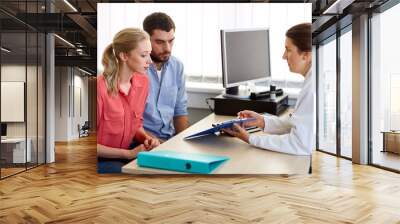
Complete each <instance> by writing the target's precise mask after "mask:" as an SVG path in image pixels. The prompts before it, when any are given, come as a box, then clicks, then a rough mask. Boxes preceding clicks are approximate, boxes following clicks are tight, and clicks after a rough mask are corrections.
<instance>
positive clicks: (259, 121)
mask: <svg viewBox="0 0 400 224" xmlns="http://www.w3.org/2000/svg"><path fill="white" fill-rule="evenodd" d="M238 116H239V118H252V117H254V118H256V120H254V121H249V122H246V123H244V126H245V127H251V126H257V127H259V128H261V129H262V130H264V127H265V122H264V117H263V116H262V115H260V114H258V113H256V112H254V111H251V110H243V111H240V112H239V113H238ZM242 129H243V128H242Z"/></svg>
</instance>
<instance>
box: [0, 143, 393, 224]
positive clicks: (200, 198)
mask: <svg viewBox="0 0 400 224" xmlns="http://www.w3.org/2000/svg"><path fill="white" fill-rule="evenodd" d="M56 149H57V150H56V163H55V164H51V165H46V166H41V167H38V168H35V169H32V170H29V171H27V172H24V173H21V174H18V175H16V176H13V177H9V178H7V179H5V180H2V181H0V223H43V222H47V223H88V222H90V223H250V222H252V223H374V224H375V223H400V175H399V174H396V173H391V172H388V171H384V170H380V169H378V168H374V167H369V166H359V165H352V164H351V162H350V161H348V160H343V159H337V158H335V157H333V156H330V155H326V154H323V153H315V154H314V156H313V171H314V172H313V174H312V175H297V176H291V177H284V176H244V175H242V176H210V177H204V176H186V177H180V176H130V175H99V174H97V173H96V162H95V161H96V142H95V138H93V137H90V138H84V139H82V140H81V141H76V142H70V143H69V144H57V148H56Z"/></svg>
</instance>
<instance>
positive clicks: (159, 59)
mask: <svg viewBox="0 0 400 224" xmlns="http://www.w3.org/2000/svg"><path fill="white" fill-rule="evenodd" d="M150 57H151V60H152V61H153V62H155V63H164V62H166V61H168V59H169V57H170V56H168V57H167V58H166V59H161V58H160V57H158V56H155V55H153V54H150Z"/></svg>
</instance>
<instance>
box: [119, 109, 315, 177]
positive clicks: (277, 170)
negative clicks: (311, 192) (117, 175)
mask: <svg viewBox="0 0 400 224" xmlns="http://www.w3.org/2000/svg"><path fill="white" fill-rule="evenodd" d="M232 118H233V117H231V116H221V115H215V114H211V115H209V116H207V117H206V118H204V119H202V120H201V121H199V122H197V123H196V124H194V125H192V126H191V127H189V128H188V129H186V130H185V131H183V132H181V133H180V134H178V135H176V136H174V137H173V138H171V139H170V140H168V141H166V142H164V143H163V144H161V145H160V146H158V147H157V148H155V149H153V150H172V151H181V152H190V153H203V154H206V153H209V154H214V155H224V156H228V157H229V158H230V159H229V160H228V161H226V162H225V163H223V164H222V165H220V166H219V167H218V168H217V169H216V170H214V172H213V174H288V175H291V174H306V173H308V172H309V169H310V163H311V156H295V155H289V154H283V153H278V152H272V151H268V150H264V149H259V148H255V147H253V146H251V145H249V144H247V143H245V142H243V141H242V140H240V139H237V138H232V137H229V136H207V137H203V138H198V139H192V140H184V139H183V138H184V137H185V136H188V135H190V134H193V133H196V132H198V131H199V130H204V129H206V128H209V127H211V124H212V123H220V122H222V121H225V120H228V119H232ZM255 134H260V135H262V134H265V133H262V132H258V133H255ZM122 172H123V173H128V174H182V173H179V172H173V171H166V170H158V169H150V168H143V167H138V166H137V164H136V160H133V161H132V162H130V163H128V164H126V165H125V166H123V167H122Z"/></svg>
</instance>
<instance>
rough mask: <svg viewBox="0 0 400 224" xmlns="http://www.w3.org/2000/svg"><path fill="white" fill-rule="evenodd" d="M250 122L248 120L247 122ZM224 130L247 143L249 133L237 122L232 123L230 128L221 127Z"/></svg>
mask: <svg viewBox="0 0 400 224" xmlns="http://www.w3.org/2000/svg"><path fill="white" fill-rule="evenodd" d="M249 123H250V122H249ZM222 130H223V131H224V132H226V133H228V134H230V135H232V136H233V137H237V138H240V139H242V140H243V141H244V142H247V143H249V133H247V131H246V130H245V129H244V128H242V127H241V126H239V125H238V124H233V126H232V128H228V129H222Z"/></svg>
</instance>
